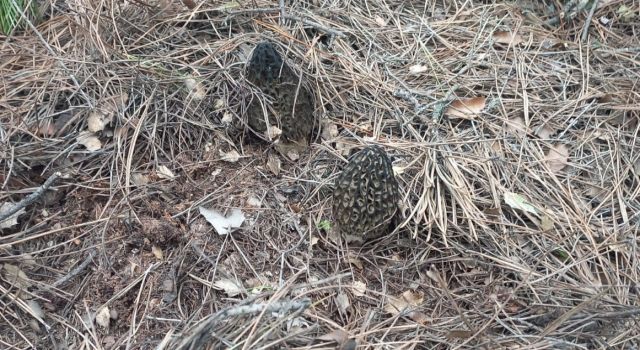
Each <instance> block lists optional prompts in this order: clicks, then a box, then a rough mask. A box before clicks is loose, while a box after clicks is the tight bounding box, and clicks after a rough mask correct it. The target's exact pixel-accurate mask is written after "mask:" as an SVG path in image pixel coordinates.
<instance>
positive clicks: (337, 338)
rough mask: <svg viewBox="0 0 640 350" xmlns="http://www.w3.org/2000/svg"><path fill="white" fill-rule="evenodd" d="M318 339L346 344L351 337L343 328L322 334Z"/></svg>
mask: <svg viewBox="0 0 640 350" xmlns="http://www.w3.org/2000/svg"><path fill="white" fill-rule="evenodd" d="M317 339H318V340H323V341H333V342H336V343H338V344H344V343H345V342H346V341H347V339H349V333H347V332H345V331H343V330H342V329H335V330H333V331H331V332H329V333H327V334H325V335H321V336H319V337H318V338H317Z"/></svg>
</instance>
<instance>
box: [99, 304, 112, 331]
mask: <svg viewBox="0 0 640 350" xmlns="http://www.w3.org/2000/svg"><path fill="white" fill-rule="evenodd" d="M109 321H111V312H109V308H108V307H107V306H105V307H103V308H102V309H100V310H98V312H97V313H96V323H97V324H98V326H100V327H102V328H105V329H107V328H109Z"/></svg>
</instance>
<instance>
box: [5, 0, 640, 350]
mask: <svg viewBox="0 0 640 350" xmlns="http://www.w3.org/2000/svg"><path fill="white" fill-rule="evenodd" d="M68 3H73V2H68ZM77 3H78V4H79V5H77V7H75V8H68V7H60V6H63V5H62V4H61V3H60V2H57V5H55V6H53V5H52V7H50V8H49V9H48V10H47V11H48V12H47V14H48V17H47V18H45V20H44V21H43V22H42V23H40V24H39V25H38V26H37V28H35V27H34V28H32V29H31V30H27V31H26V32H24V33H15V34H14V35H13V36H11V37H8V38H6V37H4V38H1V39H2V43H1V44H0V57H2V59H1V60H0V76H1V77H2V84H1V85H0V92H1V93H0V121H1V126H0V143H1V145H0V166H1V169H2V170H1V173H0V185H1V186H2V192H0V202H11V203H17V202H18V201H20V200H22V199H23V198H24V197H25V196H27V195H28V194H30V193H32V192H33V191H34V190H35V189H36V188H37V187H39V186H41V185H42V184H43V183H44V182H45V180H46V179H47V178H48V177H49V176H51V174H53V173H54V172H56V171H58V172H61V174H62V177H61V178H60V179H58V180H57V181H56V182H55V184H54V185H53V187H52V188H53V189H52V190H48V191H44V192H43V193H44V194H43V195H42V196H40V197H39V198H38V201H36V202H35V203H33V204H30V205H29V206H27V207H26V208H25V209H26V211H25V213H24V214H22V215H21V216H20V220H19V224H18V225H15V226H13V227H12V228H9V229H5V230H4V231H2V235H1V236H0V262H1V263H2V264H3V265H2V266H3V268H2V273H1V274H0V278H1V279H0V306H1V310H2V312H0V317H1V319H0V344H1V345H0V347H3V348H11V349H14V348H15V349H24V348H42V349H44V348H47V349H49V348H56V349H65V348H69V349H116V348H118V349H124V348H135V349H154V348H162V349H178V348H179V349H188V348H193V349H196V348H200V346H202V347H207V348H234V349H264V348H314V349H320V348H325V349H329V348H336V344H335V342H334V343H333V344H332V343H331V340H332V339H333V340H336V341H338V342H339V343H340V344H338V347H341V348H343V349H348V348H350V347H351V346H353V345H354V343H353V341H355V343H356V344H357V345H358V348H363V349H364V348H394V349H395V348H399V349H414V348H438V349H444V348H488V349H496V348H507V349H514V348H527V349H542V348H552V349H560V348H567V349H569V348H570V349H596V348H601V349H604V348H617V349H637V348H638V347H639V346H640V325H639V322H638V314H639V313H640V300H639V293H640V290H639V288H640V285H639V284H638V283H639V282H638V281H640V265H639V264H640V260H639V259H638V255H639V252H638V243H639V242H640V241H639V239H638V227H639V225H640V224H639V222H640V217H639V215H640V214H638V213H640V186H639V184H640V143H639V142H638V139H637V138H638V133H639V132H640V127H639V123H638V117H639V111H640V93H639V91H640V90H639V89H638V81H639V77H640V40H639V39H638V38H639V37H640V33H638V28H640V27H638V21H639V20H640V19H639V18H638V16H637V10H638V2H637V1H606V2H605V1H600V3H601V4H600V7H599V8H597V9H596V10H595V13H594V14H593V20H592V21H590V22H587V21H586V17H587V15H588V13H589V8H587V9H583V10H582V11H577V12H575V13H573V14H570V16H569V15H567V16H565V19H564V20H562V21H559V22H558V21H557V18H558V17H557V16H556V15H557V13H558V12H553V13H551V12H548V11H549V7H548V6H547V7H545V6H543V4H542V3H543V2H537V1H532V2H531V3H527V2H526V1H523V2H521V3H519V4H511V3H503V2H497V3H496V4H493V3H489V4H476V5H475V6H471V5H470V2H466V1H444V2H441V1H438V2H434V1H428V2H427V4H426V5H425V4H421V3H420V2H415V4H413V5H412V4H411V3H410V2H406V1H381V0H374V1H349V0H342V1H299V2H295V4H294V5H291V4H287V7H286V10H287V12H286V14H287V18H288V19H287V20H284V21H283V22H281V19H282V18H281V16H280V12H279V9H277V8H272V6H273V3H272V2H268V1H254V2H247V1H242V2H241V3H243V4H244V5H241V6H236V7H234V8H231V9H221V8H220V6H222V5H224V4H225V3H224V2H218V1H215V3H199V4H198V5H197V7H196V8H195V9H194V10H189V9H188V8H187V7H185V6H183V5H182V4H180V3H177V2H176V3H173V4H171V5H169V6H165V5H163V4H164V3H159V4H151V5H149V6H147V5H144V4H143V3H136V4H129V5H126V6H124V5H122V4H119V3H116V2H109V1H107V2H92V1H84V2H77ZM442 3H446V4H448V5H446V6H444V5H443V4H442ZM547 3H548V4H551V3H552V1H548V2H547ZM554 3H556V2H554ZM227 4H232V3H227ZM318 4H322V6H319V5H318ZM548 4H547V5H548ZM621 5H626V6H627V7H629V8H631V9H632V10H633V9H635V11H636V17H635V18H631V19H625V18H623V17H624V16H623V14H621V12H620V11H619V9H620V7H621ZM64 6H68V5H66V4H65V5H64ZM256 9H267V10H264V11H262V10H261V11H257V10H256ZM545 11H546V12H545ZM567 13H569V12H567ZM602 18H606V19H608V20H609V22H608V23H604V22H603V20H602ZM303 19H304V21H303ZM545 22H546V24H545ZM555 22H558V23H555ZM313 23H315V27H312V26H310V25H309V24H313ZM586 25H588V26H589V28H588V34H589V35H588V36H587V38H588V40H587V41H582V40H581V36H582V32H583V31H584V28H585V26H586ZM34 29H35V30H34ZM327 29H328V30H331V31H333V32H334V34H336V35H327V32H326V30H327ZM496 31H510V32H514V31H517V32H518V34H519V35H520V39H521V42H520V43H516V44H515V45H509V44H505V43H499V42H495V40H494V39H495V38H494V37H493V34H494V32H496ZM265 38H269V39H271V40H272V41H273V42H275V43H277V44H278V46H279V47H280V48H281V49H282V51H283V52H286V55H287V57H288V59H289V60H290V61H291V62H292V63H293V65H294V66H295V67H296V69H297V70H298V71H301V72H303V73H304V74H305V76H306V77H307V80H308V82H309V84H310V85H311V86H312V87H313V91H314V92H315V97H316V100H317V102H318V103H317V106H318V110H317V112H318V116H319V117H322V118H323V120H324V123H325V125H329V126H331V125H334V126H337V129H338V134H337V135H329V137H327V135H328V134H327V133H325V135H324V136H325V137H324V138H323V137H320V136H318V137H317V139H316V142H315V143H314V144H313V145H312V147H311V148H310V149H309V150H308V151H307V152H306V153H304V154H302V155H301V158H300V159H299V160H298V161H296V162H290V161H286V160H284V159H282V166H281V169H280V173H279V174H278V175H274V174H273V173H272V172H271V171H270V170H269V169H270V167H269V166H268V164H267V163H268V160H269V159H273V158H274V157H276V158H278V157H279V156H277V155H275V153H274V152H273V150H272V149H271V148H270V147H269V146H268V145H267V144H265V143H261V142H255V140H252V139H251V138H249V137H247V136H248V135H246V134H245V133H244V132H243V128H242V127H241V126H242V123H241V122H240V121H242V118H243V108H244V107H245V106H246V103H247V101H248V99H249V98H251V93H252V92H251V87H250V86H249V84H248V83H247V82H246V81H245V79H244V77H243V68H244V63H245V61H246V58H247V55H248V54H249V52H250V50H251V48H252V47H253V45H254V44H255V43H256V42H258V41H260V40H263V39H265ZM412 67H413V68H412ZM418 67H420V68H421V69H422V70H424V71H423V72H421V73H412V70H413V71H415V70H416V69H418ZM418 70H420V69H418ZM188 79H193V80H191V81H188V82H186V80H188ZM121 97H125V99H124V100H125V101H124V102H126V103H124V104H122V103H121V102H122V101H121V100H122V98H121ZM472 97H483V98H485V100H484V102H485V106H484V108H483V109H482V112H481V113H479V114H477V115H475V116H472V117H470V119H463V118H455V117H452V116H451V114H449V113H444V111H445V110H446V108H447V106H448V105H449V103H450V102H451V101H453V100H456V99H460V98H472ZM114 101H116V102H114ZM118 101H120V102H118ZM96 110H99V111H102V113H103V114H104V115H105V116H107V117H112V120H111V121H110V123H108V124H107V126H106V127H105V128H104V129H103V130H101V131H98V132H97V136H98V137H99V140H100V141H101V147H100V148H99V149H98V150H95V151H89V150H87V149H86V148H85V146H83V145H80V144H79V143H78V142H77V137H78V135H79V134H80V133H81V132H83V131H85V130H87V128H88V125H89V123H90V122H89V120H90V118H89V117H90V115H91V114H92V113H95V111H96ZM229 119H231V120H232V122H230V123H229V122H228V121H229ZM368 143H377V144H380V145H382V146H383V147H384V148H385V149H387V151H388V152H389V153H390V154H391V155H392V156H393V157H394V159H395V166H396V167H397V168H398V169H399V170H400V173H399V175H398V178H399V180H400V183H401V189H402V193H403V198H402V200H403V205H404V208H403V212H404V221H403V223H402V225H401V227H400V228H399V229H398V230H396V231H395V232H394V234H393V235H391V236H389V237H385V238H384V239H383V240H382V241H380V242H373V243H371V244H369V245H366V246H364V247H361V248H356V247H345V246H344V245H343V244H341V243H336V240H335V239H334V236H333V235H332V234H331V233H327V232H325V231H324V230H321V229H319V228H318V227H319V226H322V224H323V221H324V220H331V214H330V210H329V208H330V207H331V205H330V200H331V199H330V193H331V192H330V187H331V186H330V185H331V183H332V181H333V179H334V178H335V176H336V175H337V174H338V172H339V170H340V168H341V167H342V165H343V163H344V159H345V158H346V156H348V153H349V150H350V149H358V148H360V147H361V146H363V145H365V144H368ZM231 150H236V151H237V152H238V153H239V154H241V158H240V160H239V161H237V162H228V161H225V160H223V159H222V158H223V157H222V155H224V154H226V153H227V152H229V151H231ZM554 152H556V153H554ZM550 155H551V156H550ZM269 164H271V163H269ZM162 167H166V168H167V169H169V170H170V171H171V172H172V173H173V174H174V175H175V176H176V177H175V178H174V179H167V178H165V177H162V176H159V175H158V174H159V172H162V169H163V168H162ZM143 180H144V181H143ZM145 181H146V182H147V183H146V184H145V183H144V182H145ZM510 193H515V194H519V195H521V196H524V197H525V198H526V199H527V201H528V202H529V203H530V204H531V205H533V207H535V208H536V213H530V212H527V211H526V210H522V209H517V208H513V207H512V206H511V205H508V204H507V203H506V202H505V195H506V196H509V195H510ZM256 198H257V199H258V200H259V202H260V205H259V206H257V205H256V200H255V199H256ZM200 205H205V206H206V207H212V208H215V209H218V210H223V211H225V210H228V209H230V208H242V210H243V211H244V212H245V214H246V216H247V220H246V222H245V224H244V225H243V227H242V228H241V229H240V230H239V231H237V232H235V233H233V234H231V235H227V236H219V235H217V234H216V233H215V231H214V230H213V229H212V228H211V226H210V225H209V224H208V223H206V221H205V220H204V219H203V218H202V216H201V215H200V214H199V211H198V207H199V206H200ZM225 282H226V283H227V284H228V283H230V282H233V283H236V284H240V285H241V287H242V288H240V289H241V290H240V291H239V293H238V294H235V295H234V293H226V292H225V290H224V288H222V289H221V288H220V287H221V286H224V283H225ZM363 285H364V286H366V290H363V289H362V288H363V287H362V286H363ZM403 293H404V296H405V297H407V298H408V301H407V303H408V304H409V305H410V306H411V309H408V310H405V311H404V312H401V313H397V312H388V311H389V305H390V302H389V300H393V299H390V298H393V297H396V298H398V297H400V298H402V297H401V295H402V294H403ZM106 323H108V327H106V328H105V327H104V325H105V324H106ZM340 331H343V332H346V333H341V332H340ZM331 332H333V333H331ZM327 334H330V336H326V335H327ZM323 335H325V336H324V337H322V336H323ZM347 337H348V338H351V339H352V341H351V342H349V341H348V340H347ZM178 344H180V347H178Z"/></svg>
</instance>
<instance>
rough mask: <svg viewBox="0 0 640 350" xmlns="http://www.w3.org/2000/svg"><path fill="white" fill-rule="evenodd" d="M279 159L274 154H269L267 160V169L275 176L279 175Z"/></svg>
mask: <svg viewBox="0 0 640 350" xmlns="http://www.w3.org/2000/svg"><path fill="white" fill-rule="evenodd" d="M281 164H282V163H281V162H280V158H278V157H277V156H276V155H275V154H273V153H269V157H268V159H267V168H269V171H271V173H272V174H274V175H275V176H278V175H280V167H281Z"/></svg>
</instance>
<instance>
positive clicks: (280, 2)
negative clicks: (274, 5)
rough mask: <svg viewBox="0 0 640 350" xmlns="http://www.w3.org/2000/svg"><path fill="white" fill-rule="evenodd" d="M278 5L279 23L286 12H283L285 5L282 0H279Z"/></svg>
mask: <svg viewBox="0 0 640 350" xmlns="http://www.w3.org/2000/svg"><path fill="white" fill-rule="evenodd" d="M279 6H280V24H282V21H283V20H284V18H285V17H286V15H287V13H286V12H285V11H286V10H285V7H284V0H280V1H279Z"/></svg>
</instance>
